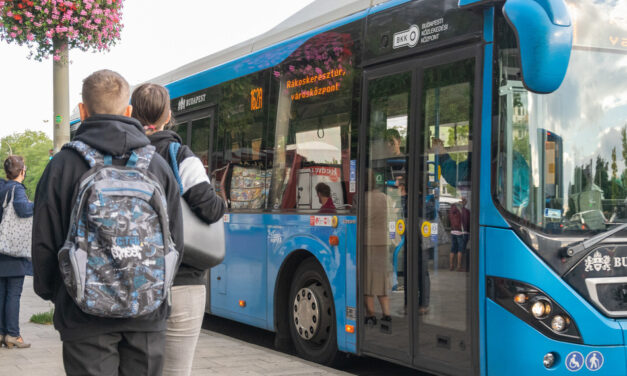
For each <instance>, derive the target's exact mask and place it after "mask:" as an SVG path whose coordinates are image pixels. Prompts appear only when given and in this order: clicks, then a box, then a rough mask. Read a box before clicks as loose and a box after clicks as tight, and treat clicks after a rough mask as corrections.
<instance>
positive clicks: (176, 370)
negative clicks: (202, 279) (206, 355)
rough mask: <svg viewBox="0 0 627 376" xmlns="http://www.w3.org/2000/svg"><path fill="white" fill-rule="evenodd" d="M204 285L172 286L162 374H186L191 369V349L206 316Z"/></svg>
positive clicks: (192, 355) (170, 375)
mask: <svg viewBox="0 0 627 376" xmlns="http://www.w3.org/2000/svg"><path fill="white" fill-rule="evenodd" d="M205 300H206V295H205V286H204V285H190V286H174V287H172V312H171V313H170V317H169V318H168V328H167V330H166V336H165V338H166V340H165V362H164V366H163V375H164V376H185V375H189V374H190V373H191V372H192V363H193V361H194V352H195V349H196V343H197V342H198V336H199V335H200V327H201V326H202V319H203V317H204V315H205Z"/></svg>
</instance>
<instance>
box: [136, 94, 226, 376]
mask: <svg viewBox="0 0 627 376" xmlns="http://www.w3.org/2000/svg"><path fill="white" fill-rule="evenodd" d="M131 105H132V106H133V115H132V116H133V117H134V118H135V119H137V120H138V121H139V122H140V123H141V124H142V126H143V127H144V130H145V131H146V135H147V136H148V139H149V140H150V143H151V144H152V145H154V146H155V147H156V148H157V153H159V154H160V155H161V156H162V157H163V158H164V159H165V160H166V161H167V162H168V164H169V165H170V166H173V164H172V160H171V156H170V153H169V148H170V144H172V143H178V144H182V139H181V137H180V136H179V135H178V134H177V133H176V132H174V131H172V130H169V129H165V127H166V125H167V124H169V123H170V119H171V111H170V95H169V93H168V90H167V89H166V88H165V87H163V86H160V85H155V84H143V85H141V86H139V87H138V88H136V89H135V90H134V91H133V95H132V96H131ZM203 158H206V154H205V155H204V156H203ZM175 162H176V163H175V165H176V166H178V170H179V175H180V182H179V184H180V185H181V187H180V188H181V189H180V191H181V196H182V198H183V199H184V200H185V202H187V204H188V205H189V207H190V209H191V210H192V211H193V212H194V214H196V216H197V217H198V218H200V219H201V220H202V221H204V222H205V223H208V224H211V223H214V222H217V221H218V220H219V219H220V218H222V215H223V214H224V210H225V207H226V206H225V204H224V200H223V199H222V198H221V197H220V196H218V195H217V194H216V192H215V190H214V188H213V186H212V185H211V182H210V181H209V177H208V176H207V171H206V170H205V165H206V162H204V161H201V160H200V159H199V158H198V157H196V156H195V155H194V153H193V152H192V151H191V149H190V148H189V147H187V146H186V145H181V146H180V149H179V151H178V153H177V155H176V161H175ZM186 261H187V260H186V258H185V253H183V261H182V262H181V266H180V267H179V270H178V272H177V273H176V276H175V278H174V284H173V286H172V311H171V313H170V317H169V318H168V322H167V330H166V341H165V360H164V366H163V375H189V374H190V373H191V371H192V362H193V360H194V349H195V348H196V342H197V341H198V336H199V335H200V328H201V326H202V320H203V317H204V314H205V300H206V296H207V295H206V291H205V272H206V270H200V269H197V268H195V267H194V266H193V265H191V264H190V263H188V262H186Z"/></svg>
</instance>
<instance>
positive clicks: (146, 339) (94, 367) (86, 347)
mask: <svg viewBox="0 0 627 376" xmlns="http://www.w3.org/2000/svg"><path fill="white" fill-rule="evenodd" d="M164 344H165V336H164V332H118V333H107V334H100V335H96V336H93V337H90V338H85V339H81V340H76V341H64V342H63V365H64V366H65V373H66V374H68V375H70V376H72V375H98V376H118V375H119V376H127V375H128V376H136V375H150V376H159V375H161V371H162V369H163V349H164Z"/></svg>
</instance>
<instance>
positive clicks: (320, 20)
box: [148, 0, 402, 85]
mask: <svg viewBox="0 0 627 376" xmlns="http://www.w3.org/2000/svg"><path fill="white" fill-rule="evenodd" d="M386 2H391V3H400V2H402V1H390V0H315V1H314V2H313V3H311V4H309V5H307V6H306V7H304V8H303V9H301V10H300V11H298V12H296V13H294V14H293V15H292V16H291V17H289V18H287V19H286V20H285V21H283V22H281V23H280V24H278V25H277V26H275V27H274V28H272V29H270V30H269V31H267V32H265V33H263V34H261V35H259V36H257V37H255V38H252V39H249V40H247V41H245V42H242V43H240V44H237V45H235V46H233V47H230V48H227V49H225V50H222V51H219V52H216V53H214V54H211V55H209V56H206V57H203V58H200V59H198V60H195V61H192V62H191V63H188V64H185V65H183V66H181V67H179V68H177V69H175V70H172V71H170V72H168V73H165V74H162V75H160V76H158V77H155V78H153V79H151V80H148V82H152V83H156V84H160V85H167V84H169V83H171V82H175V81H178V80H180V79H183V78H186V77H189V76H191V75H194V74H196V73H199V72H202V71H205V70H207V69H210V68H213V67H217V66H219V65H222V64H225V63H228V62H230V61H233V60H236V59H237V58H240V57H243V56H246V55H249V54H251V53H253V52H257V51H261V50H263V49H264V48H267V47H270V46H272V45H274V44H277V43H279V42H281V41H285V40H287V39H290V38H293V37H296V36H298V35H301V34H304V33H306V32H308V31H311V30H315V29H317V28H319V27H321V26H323V25H326V24H329V23H331V22H334V21H337V20H340V19H342V18H345V17H347V16H350V15H352V14H355V13H357V12H360V11H364V10H366V9H369V8H371V7H374V6H377V5H379V4H382V3H386Z"/></svg>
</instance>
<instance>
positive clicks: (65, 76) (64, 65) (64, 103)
mask: <svg viewBox="0 0 627 376" xmlns="http://www.w3.org/2000/svg"><path fill="white" fill-rule="evenodd" d="M53 45H54V50H55V51H59V52H58V56H60V59H59V60H53V62H52V81H53V89H52V90H53V111H54V112H53V114H52V115H53V120H54V125H53V126H52V127H53V129H52V135H53V145H54V151H55V153H56V152H58V151H59V150H61V147H62V146H63V145H64V144H65V143H67V142H69V141H70V95H69V92H70V74H69V54H68V45H67V40H65V39H61V40H59V39H54V40H53Z"/></svg>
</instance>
